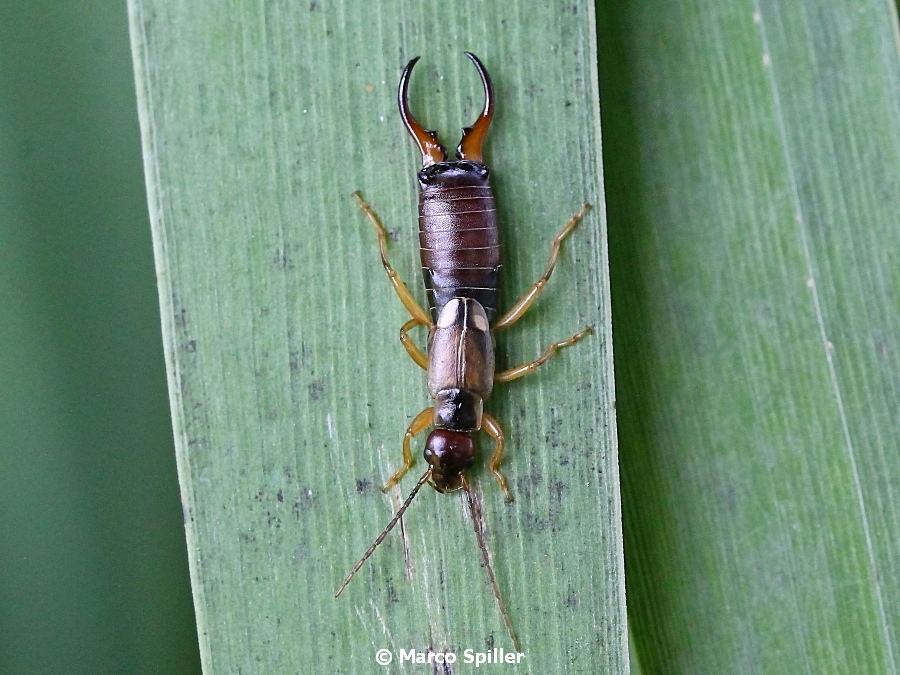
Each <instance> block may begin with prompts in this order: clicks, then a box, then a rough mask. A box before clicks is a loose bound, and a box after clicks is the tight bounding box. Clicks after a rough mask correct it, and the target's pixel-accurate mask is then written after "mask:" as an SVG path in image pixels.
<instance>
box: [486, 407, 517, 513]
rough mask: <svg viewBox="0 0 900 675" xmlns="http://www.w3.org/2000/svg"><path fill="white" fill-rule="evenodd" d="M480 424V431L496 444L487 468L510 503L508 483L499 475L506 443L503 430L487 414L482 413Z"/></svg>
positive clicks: (510, 496)
mask: <svg viewBox="0 0 900 675" xmlns="http://www.w3.org/2000/svg"><path fill="white" fill-rule="evenodd" d="M481 424H482V429H484V431H485V432H486V433H487V435H488V436H490V437H491V438H493V439H494V441H496V443H497V446H496V447H495V448H494V454H493V455H491V459H490V462H489V463H488V468H490V470H491V473H492V474H494V478H496V479H497V482H498V483H500V489H501V490H503V494H504V495H505V496H506V501H508V502H511V501H512V500H513V496H512V493H511V492H510V491H509V483H507V482H506V477H505V476H504V475H503V474H502V473H500V462H501V461H503V446H504V445H505V443H506V442H505V440H504V438H503V429H501V428H500V423H499V422H497V420H495V419H494V418H493V417H491V416H490V415H488V414H487V413H484V415H483V416H482V418H481Z"/></svg>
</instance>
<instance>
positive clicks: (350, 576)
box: [334, 468, 521, 651]
mask: <svg viewBox="0 0 900 675" xmlns="http://www.w3.org/2000/svg"><path fill="white" fill-rule="evenodd" d="M429 478H431V469H430V468H429V469H428V471H426V472H425V473H424V474H422V477H421V478H420V479H419V482H418V483H416V486H415V487H414V488H413V491H412V492H410V493H409V497H407V498H406V501H405V502H403V506H401V507H400V510H399V511H397V514H396V515H395V516H394V517H393V518H391V522H389V523H388V524H387V527H386V528H384V531H383V532H382V533H381V534H379V535H378V538H377V539H376V540H375V543H374V544H372V545H371V546H370V547H369V550H368V551H366V552H365V554H364V555H363V557H362V558H360V559H359V562H358V563H356V566H355V567H354V568H353V569H352V570H350V574H348V575H347V578H346V579H344V583H342V584H341V587H340V588H339V589H337V592H336V593H335V594H334V597H338V596H339V595H340V594H341V593H343V592H344V589H345V588H347V584H349V583H350V580H351V579H353V575H355V574H356V573H357V572H359V568H360V567H362V566H363V563H364V562H366V560H368V559H369V556H370V555H372V553H373V552H374V551H375V549H376V548H378V544H380V543H381V542H382V541H384V538H385V537H386V536H387V535H388V532H390V531H391V530H392V529H394V525H396V524H397V522H398V521H399V520H400V519H401V518H402V517H403V514H404V513H405V512H406V509H408V508H409V505H410V504H411V503H412V500H413V497H415V496H416V494H417V493H418V492H419V490H420V489H421V487H422V486H423V485H425V483H426V482H427V481H428V479H429ZM491 578H493V575H492V576H491ZM500 604H501V609H502V605H503V603H500ZM520 651H521V650H520Z"/></svg>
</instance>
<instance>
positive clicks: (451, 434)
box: [424, 429, 475, 492]
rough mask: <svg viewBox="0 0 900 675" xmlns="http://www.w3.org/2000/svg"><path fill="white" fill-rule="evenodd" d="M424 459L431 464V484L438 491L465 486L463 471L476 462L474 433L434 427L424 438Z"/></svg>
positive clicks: (451, 490)
mask: <svg viewBox="0 0 900 675" xmlns="http://www.w3.org/2000/svg"><path fill="white" fill-rule="evenodd" d="M424 454H425V461H426V462H428V465H429V466H430V467H431V480H430V481H429V482H430V483H431V486H432V487H433V488H434V489H435V490H437V491H438V492H454V491H455V490H459V489H460V488H462V474H463V472H464V471H468V470H469V469H471V468H472V465H473V464H474V463H475V439H474V438H472V434H471V433H467V432H464V431H451V430H450V429H435V430H434V431H432V432H431V433H430V434H428V439H427V440H426V441H425V453H424Z"/></svg>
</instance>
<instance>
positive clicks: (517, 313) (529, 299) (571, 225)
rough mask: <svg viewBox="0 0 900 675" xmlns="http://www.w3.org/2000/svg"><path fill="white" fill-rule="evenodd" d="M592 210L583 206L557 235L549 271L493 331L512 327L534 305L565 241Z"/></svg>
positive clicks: (496, 324)
mask: <svg viewBox="0 0 900 675" xmlns="http://www.w3.org/2000/svg"><path fill="white" fill-rule="evenodd" d="M590 210H591V205H590V204H585V205H584V206H582V207H581V211H579V212H578V213H576V214H575V215H574V216H572V219H571V220H570V221H569V222H568V223H566V226H565V227H564V228H563V229H562V230H561V231H560V233H559V234H558V235H556V239H554V240H553V244H551V246H550V259H549V260H548V261H547V269H546V270H544V275H543V276H542V277H541V278H540V279H538V280H537V281H536V282H534V284H532V286H531V288H529V289H528V291H527V292H526V293H525V295H523V296H522V297H521V298H519V301H518V302H517V303H516V304H515V305H513V306H512V309H510V310H509V311H508V312H507V313H506V314H504V315H503V316H502V317H501V318H500V319H498V320H497V322H496V323H494V325H493V326H491V328H492V329H493V330H500V329H501V328H507V327H508V326H511V325H512V324H514V323H515V322H516V321H518V320H519V319H520V318H521V317H522V315H523V314H524V313H525V312H526V311H527V310H528V308H529V307H531V303H533V302H534V301H535V300H536V299H537V297H538V296H539V295H540V294H541V291H543V290H544V286H546V285H547V281H548V280H549V279H550V275H551V274H553V268H554V267H556V258H557V257H558V256H559V248H560V246H562V242H563V239H565V238H566V237H568V236H569V234H570V233H571V232H572V230H574V229H575V226H576V225H578V223H580V222H581V221H582V220H583V219H584V216H585V214H587V212H588V211H590Z"/></svg>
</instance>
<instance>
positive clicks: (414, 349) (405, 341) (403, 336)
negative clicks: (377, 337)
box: [400, 319, 428, 370]
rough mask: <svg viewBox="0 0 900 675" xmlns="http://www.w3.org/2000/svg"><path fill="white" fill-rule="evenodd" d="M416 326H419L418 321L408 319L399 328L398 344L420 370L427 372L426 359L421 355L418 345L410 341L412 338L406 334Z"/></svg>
mask: <svg viewBox="0 0 900 675" xmlns="http://www.w3.org/2000/svg"><path fill="white" fill-rule="evenodd" d="M418 325H420V324H419V320H418V319H410V320H409V321H407V322H406V323H405V324H403V325H402V326H401V327H400V343H401V344H402V345H403V348H404V349H406V353H407V354H409V356H410V358H411V359H412V360H413V361H415V362H416V363H417V364H418V365H419V367H420V368H422V369H423V370H428V357H427V356H425V354H423V353H422V350H421V349H419V347H418V345H417V344H416V343H415V342H413V341H412V338H411V337H409V333H407V331H408V330H409V329H410V328H413V327H414V326H418Z"/></svg>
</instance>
